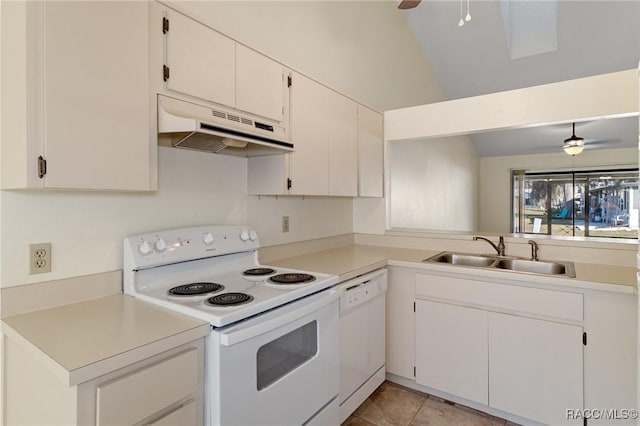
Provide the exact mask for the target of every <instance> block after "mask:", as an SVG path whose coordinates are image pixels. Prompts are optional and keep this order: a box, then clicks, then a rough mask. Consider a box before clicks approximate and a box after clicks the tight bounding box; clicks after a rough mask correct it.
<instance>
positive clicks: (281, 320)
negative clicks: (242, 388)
mask: <svg viewBox="0 0 640 426" xmlns="http://www.w3.org/2000/svg"><path fill="white" fill-rule="evenodd" d="M340 294H341V292H339V291H336V290H328V291H323V292H321V293H318V294H315V295H312V296H309V297H308V300H307V301H306V302H307V304H306V305H303V306H300V307H299V308H296V309H295V310H293V311H291V312H288V313H283V315H278V316H275V317H273V318H271V319H268V320H266V321H262V322H258V323H257V324H255V325H252V326H249V327H246V328H244V327H242V324H241V325H240V327H239V329H231V330H227V331H226V332H222V333H220V337H219V338H220V343H221V344H222V345H223V346H232V345H235V344H237V343H240V342H243V341H245V340H249V339H252V338H254V337H256V336H259V335H261V334H264V333H267V332H269V331H273V330H275V329H277V328H279V327H282V326H283V325H287V324H290V323H292V322H293V321H296V320H298V319H300V318H302V317H304V316H306V315H309V314H311V313H313V312H315V311H317V310H319V309H320V308H322V307H324V306H326V305H328V304H330V303H331V302H333V301H334V300H337V299H338V298H339V297H340ZM313 299H315V300H313ZM303 302H304V300H298V301H294V302H293V303H294V304H302V303H303ZM234 328H235V327H234Z"/></svg>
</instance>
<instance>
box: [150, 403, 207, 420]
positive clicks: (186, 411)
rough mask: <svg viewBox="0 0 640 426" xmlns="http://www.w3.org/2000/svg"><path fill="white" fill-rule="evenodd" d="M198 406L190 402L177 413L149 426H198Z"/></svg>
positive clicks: (171, 413) (173, 412)
mask: <svg viewBox="0 0 640 426" xmlns="http://www.w3.org/2000/svg"><path fill="white" fill-rule="evenodd" d="M197 408H198V404H196V402H195V401H189V402H188V403H187V404H185V405H183V406H181V407H180V408H178V409H177V410H175V411H172V412H170V413H169V414H167V415H166V416H163V417H161V418H159V419H158V420H156V421H154V422H151V423H149V424H148V425H149V426H176V425H180V426H196V421H197V418H198V414H197V412H196V410H197Z"/></svg>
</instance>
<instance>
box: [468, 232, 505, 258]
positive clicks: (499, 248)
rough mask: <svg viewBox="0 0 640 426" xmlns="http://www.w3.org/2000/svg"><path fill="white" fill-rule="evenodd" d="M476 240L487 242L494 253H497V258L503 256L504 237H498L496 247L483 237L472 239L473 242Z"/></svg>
mask: <svg viewBox="0 0 640 426" xmlns="http://www.w3.org/2000/svg"><path fill="white" fill-rule="evenodd" d="M478 240H483V241H486V242H488V243H489V244H491V247H493V248H494V249H495V251H496V252H497V253H498V256H504V251H505V249H506V247H505V246H504V237H503V236H502V235H500V241H499V242H498V245H495V244H494V243H493V241H491V240H489V239H487V238H485V237H473V241H478Z"/></svg>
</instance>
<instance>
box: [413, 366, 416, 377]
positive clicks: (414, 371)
mask: <svg viewBox="0 0 640 426" xmlns="http://www.w3.org/2000/svg"><path fill="white" fill-rule="evenodd" d="M413 377H416V366H415V365H414V366H413Z"/></svg>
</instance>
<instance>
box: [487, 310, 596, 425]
mask: <svg viewBox="0 0 640 426" xmlns="http://www.w3.org/2000/svg"><path fill="white" fill-rule="evenodd" d="M488 316H489V328H488V329H489V406H491V407H493V408H497V409H499V410H502V411H506V412H508V413H513V414H516V415H518V416H521V417H525V418H527V419H531V420H535V421H537V422H540V423H545V424H549V425H559V424H579V423H582V419H576V420H568V419H567V418H566V417H567V410H568V409H572V410H578V409H582V408H583V344H582V327H579V326H576V325H569V324H561V323H556V322H551V321H543V320H538V319H531V318H525V317H520V316H515V315H506V314H501V313H495V312H489V313H488Z"/></svg>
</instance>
